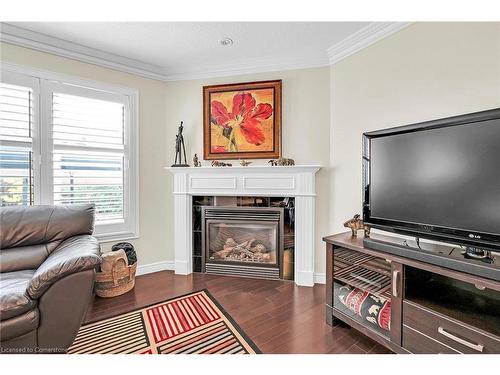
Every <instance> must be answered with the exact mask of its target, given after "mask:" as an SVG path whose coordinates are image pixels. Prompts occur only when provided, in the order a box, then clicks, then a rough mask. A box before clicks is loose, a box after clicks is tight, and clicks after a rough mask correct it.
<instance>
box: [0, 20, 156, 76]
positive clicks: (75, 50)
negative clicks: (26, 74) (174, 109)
mask: <svg viewBox="0 0 500 375" xmlns="http://www.w3.org/2000/svg"><path fill="white" fill-rule="evenodd" d="M0 41H2V42H5V43H10V44H15V45H18V46H21V47H27V48H31V49H34V50H37V51H42V52H48V53H51V54H53V55H58V56H62V57H67V58H70V59H73V60H78V61H82V62H86V63H90V64H94V65H99V66H103V67H106V68H110V69H114V70H118V71H121V72H125V73H131V74H135V75H139V76H142V77H146V78H152V79H160V80H163V79H164V77H165V75H164V72H163V68H162V67H160V66H156V65H151V64H147V63H144V62H141V61H137V60H133V59H129V58H127V57H123V56H118V55H114V54H112V53H108V52H104V51H101V50H98V49H95V48H90V47H86V46H82V45H80V44H77V43H73V42H69V41H67V40H63V39H59V38H55V37H52V36H49V35H45V34H42V33H37V32H34V31H31V30H27V29H24V28H21V27H18V26H14V25H11V24H8V23H4V22H2V23H0Z"/></svg>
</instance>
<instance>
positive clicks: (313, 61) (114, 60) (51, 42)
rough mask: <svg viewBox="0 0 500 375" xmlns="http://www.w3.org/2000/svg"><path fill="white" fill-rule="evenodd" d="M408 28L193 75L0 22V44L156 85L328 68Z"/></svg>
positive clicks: (369, 31) (383, 29) (372, 28)
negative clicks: (317, 51) (321, 52)
mask: <svg viewBox="0 0 500 375" xmlns="http://www.w3.org/2000/svg"><path fill="white" fill-rule="evenodd" d="M409 24H410V23H402V22H373V23H371V24H369V25H368V26H366V27H364V28H363V29H361V30H360V31H358V32H356V33H354V34H352V35H351V36H349V37H347V38H345V39H344V40H342V41H341V42H339V43H337V44H335V45H334V46H332V47H330V48H329V49H328V50H327V51H326V52H327V53H326V54H325V56H324V57H319V58H318V57H317V56H316V57H310V58H309V57H304V58H303V59H300V60H289V59H288V60H287V59H284V60H279V59H276V58H275V57H273V58H258V59H252V60H248V59H246V60H242V61H234V62H232V63H229V64H221V65H205V66H203V67H202V68H201V69H199V70H197V71H185V72H168V71H166V70H165V69H164V68H163V67H161V66H157V65H152V64H148V63H145V62H142V61H137V60H134V59H130V58H127V57H123V56H118V55H115V54H111V53H108V52H105V51H101V50H98V49H95V48H91V47H87V46H83V45H80V44H77V43H73V42H70V41H67V40H63V39H59V38H55V37H52V36H49V35H46V34H42V33H38V32H34V31H31V30H27V29H24V28H22V27H18V26H14V25H11V24H9V23H4V22H2V23H0V41H2V42H5V43H9V44H14V45H18V46H21V47H27V48H31V49H34V50H37V51H42V52H47V53H51V54H53V55H57V56H62V57H66V58H70V59H73V60H77V61H82V62H85V63H90V64H94V65H98V66H102V67H105V68H109V69H113V70H117V71H121V72H125V73H129V74H134V75H137V76H141V77H145V78H150V79H155V80H159V81H183V80H195V79H208V78H216V77H228V76H236V75H244V74H253V73H264V72H275V71H282V70H295V69H306V68H316V67H322V66H328V65H331V64H335V63H337V62H338V61H340V60H342V59H344V58H346V57H347V56H350V55H352V54H354V53H356V52H358V51H360V50H361V49H363V48H366V47H368V46H370V45H372V44H373V43H375V42H377V41H379V40H380V39H382V38H385V37H387V36H389V35H391V34H393V33H395V32H397V31H399V30H401V29H403V28H405V27H407V26H408V25H409Z"/></svg>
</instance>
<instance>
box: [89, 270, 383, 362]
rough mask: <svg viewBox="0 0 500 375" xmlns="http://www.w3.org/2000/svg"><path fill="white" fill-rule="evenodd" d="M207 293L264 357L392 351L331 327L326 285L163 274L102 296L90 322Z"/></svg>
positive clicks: (145, 277) (339, 326)
mask: <svg viewBox="0 0 500 375" xmlns="http://www.w3.org/2000/svg"><path fill="white" fill-rule="evenodd" d="M200 289H207V290H208V291H209V292H210V293H211V294H212V295H213V296H214V297H215V298H216V299H217V301H218V302H219V303H220V304H221V305H222V306H223V307H224V309H225V310H226V311H227V312H228V313H229V314H230V315H231V316H232V317H233V319H235V320H236V322H237V323H238V324H239V325H240V326H241V328H243V330H244V331H245V332H246V334H247V335H248V336H249V337H250V338H251V339H252V340H253V341H254V342H255V343H256V344H257V346H258V347H259V348H260V349H261V350H262V352H263V353H389V351H388V350H387V349H386V348H384V347H382V346H380V345H379V344H377V343H375V342H374V341H372V340H371V339H369V338H367V337H366V336H363V335H362V334H361V333H359V332H358V331H356V330H354V329H351V328H349V327H347V326H346V325H344V324H337V325H336V326H334V327H330V326H328V325H327V324H326V323H325V316H324V314H325V307H324V301H325V298H324V294H325V286H324V285H316V286H315V287H314V288H307V287H298V286H296V285H295V284H294V283H292V282H289V281H275V280H256V279H247V278H238V277H227V276H215V275H207V274H201V273H194V274H192V275H189V276H179V275H174V273H173V272H172V271H162V272H157V273H153V274H148V275H143V276H139V277H137V279H136V286H135V289H134V290H133V291H131V292H129V293H127V294H124V295H122V296H119V297H115V298H99V297H96V298H95V300H94V302H93V304H92V306H91V308H90V309H89V311H88V313H87V316H86V318H85V322H90V321H95V320H100V319H104V318H108V317H111V316H115V315H118V314H121V313H125V312H128V311H131V310H134V309H136V308H141V307H144V306H147V305H150V304H154V303H157V302H161V301H164V300H166V299H169V298H172V297H176V296H179V295H182V294H186V293H189V292H193V291H197V290H200Z"/></svg>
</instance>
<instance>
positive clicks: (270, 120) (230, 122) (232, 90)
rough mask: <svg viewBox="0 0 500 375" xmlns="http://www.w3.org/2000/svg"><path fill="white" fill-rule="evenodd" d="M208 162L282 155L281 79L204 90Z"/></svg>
mask: <svg viewBox="0 0 500 375" xmlns="http://www.w3.org/2000/svg"><path fill="white" fill-rule="evenodd" d="M203 138H204V142H203V151H204V158H205V159H206V160H214V159H240V158H245V159H265V158H278V157H280V156H281V80H277V81H263V82H248V83H238V84H226V85H214V86H204V87H203Z"/></svg>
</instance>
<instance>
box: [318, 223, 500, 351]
mask: <svg viewBox="0 0 500 375" xmlns="http://www.w3.org/2000/svg"><path fill="white" fill-rule="evenodd" d="M370 240H372V241H373V242H371V241H364V240H363V239H362V238H355V237H354V238H353V237H351V233H350V232H349V233H341V234H337V235H334V236H328V237H325V238H324V241H325V242H326V267H327V272H326V275H327V277H326V321H327V323H328V324H332V322H333V320H334V319H339V320H341V321H343V322H345V323H347V324H348V325H350V326H351V327H353V328H355V329H357V330H359V331H360V332H362V333H363V334H365V335H367V336H368V337H370V338H371V339H373V340H375V341H377V342H378V343H380V344H382V345H384V346H386V347H387V348H389V349H391V350H392V351H394V352H396V353H429V354H430V353H475V354H480V353H500V282H499V281H498V280H495V279H494V278H491V277H487V276H485V275H477V273H479V272H468V271H470V267H467V266H463V265H462V266H460V267H462V268H460V267H459V266H457V264H456V263H453V262H451V263H447V265H444V263H441V262H443V260H442V258H445V257H448V256H449V254H452V253H453V252H454V251H456V253H457V254H458V255H460V258H459V257H458V255H456V258H453V259H455V260H456V261H457V262H458V261H463V259H465V260H466V258H464V256H463V254H462V252H463V249H461V248H460V247H457V248H453V247H447V246H441V245H436V246H434V245H432V246H430V245H429V244H424V243H421V244H420V247H421V248H418V247H416V249H415V248H411V247H412V246H413V243H407V244H406V245H405V244H403V240H401V239H398V238H395V237H389V236H382V235H378V234H373V235H372V238H370ZM372 243H373V244H375V245H373V247H372ZM383 246H388V247H390V250H389V251H384V250H381V249H382V248H384V249H387V247H383ZM429 246H430V247H432V251H431V248H430V247H429ZM405 250H406V251H405ZM396 251H397V253H396ZM410 252H413V253H417V254H420V255H419V256H417V255H412V256H407V254H409V253H410ZM446 254H448V255H446ZM474 261H475V262H477V263H479V264H482V265H483V266H484V267H491V265H488V264H486V263H483V262H480V261H478V260H474ZM450 265H451V266H450ZM456 268H459V269H456Z"/></svg>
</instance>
